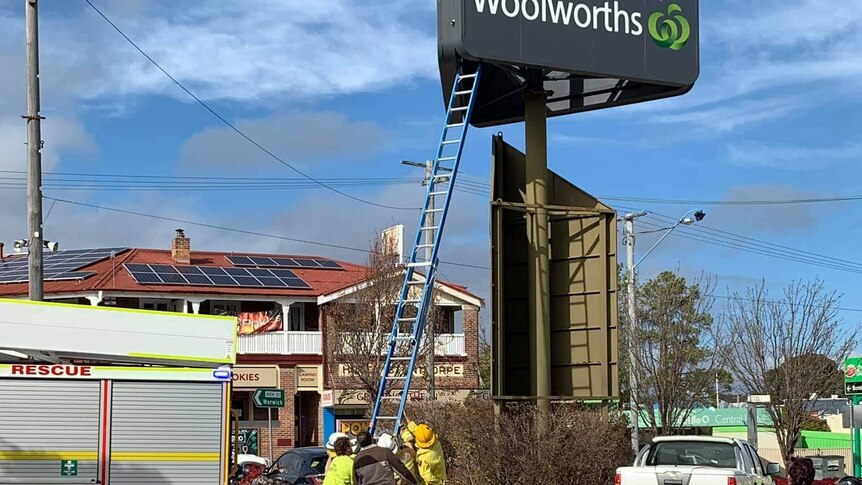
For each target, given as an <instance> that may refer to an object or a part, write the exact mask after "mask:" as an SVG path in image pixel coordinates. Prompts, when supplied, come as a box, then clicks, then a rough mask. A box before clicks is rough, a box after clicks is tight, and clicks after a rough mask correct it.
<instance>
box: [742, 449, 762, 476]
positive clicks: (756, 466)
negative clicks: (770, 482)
mask: <svg viewBox="0 0 862 485" xmlns="http://www.w3.org/2000/svg"><path fill="white" fill-rule="evenodd" d="M742 449H743V450H744V451H745V452H746V453H748V457H749V459H750V460H751V463H752V465H753V467H752V470H751V473H754V474H756V475H760V476H766V472H765V471H764V470H763V463H761V461H760V456H759V455H758V454H757V451H755V450H754V448H752V447H751V445H748V444H745V445H742Z"/></svg>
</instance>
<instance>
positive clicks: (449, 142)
mask: <svg viewBox="0 0 862 485" xmlns="http://www.w3.org/2000/svg"><path fill="white" fill-rule="evenodd" d="M456 143H461V140H445V141H444V142H443V143H442V144H443V145H454V144H456Z"/></svg>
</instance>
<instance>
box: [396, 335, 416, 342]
mask: <svg viewBox="0 0 862 485" xmlns="http://www.w3.org/2000/svg"><path fill="white" fill-rule="evenodd" d="M395 340H399V341H401V342H406V341H408V340H413V336H412V335H410V336H409V337H395Z"/></svg>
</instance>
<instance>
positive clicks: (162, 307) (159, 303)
mask: <svg viewBox="0 0 862 485" xmlns="http://www.w3.org/2000/svg"><path fill="white" fill-rule="evenodd" d="M141 309H142V310H153V311H157V312H166V311H168V302H167V301H164V300H144V299H142V300H141Z"/></svg>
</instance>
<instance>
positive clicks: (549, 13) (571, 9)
mask: <svg viewBox="0 0 862 485" xmlns="http://www.w3.org/2000/svg"><path fill="white" fill-rule="evenodd" d="M474 2H475V4H476V12H478V13H480V14H490V15H504V16H506V17H509V18H516V17H521V18H523V19H525V20H529V21H535V22H545V23H551V24H556V25H567V26H568V25H571V26H575V27H579V28H582V29H593V30H605V31H607V32H613V33H617V34H626V35H633V36H640V35H643V33H644V25H643V14H642V13H641V12H629V11H627V10H625V9H624V8H620V2H619V1H613V2H611V1H607V2H604V3H603V4H602V5H587V4H585V3H577V2H575V1H572V0H474ZM648 28H649V33H650V36H651V37H652V38H653V40H655V42H656V44H658V45H659V46H661V47H663V48H670V49H673V50H680V49H682V48H683V47H684V46H685V44H686V42H688V39H689V37H691V26H690V25H689V23H688V20H686V18H685V17H684V16H683V15H682V8H681V7H680V6H679V5H677V4H675V3H673V4H671V5H669V6H668V8H667V13H665V12H663V11H659V12H655V13H654V14H652V15H651V16H650V17H649V25H648Z"/></svg>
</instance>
